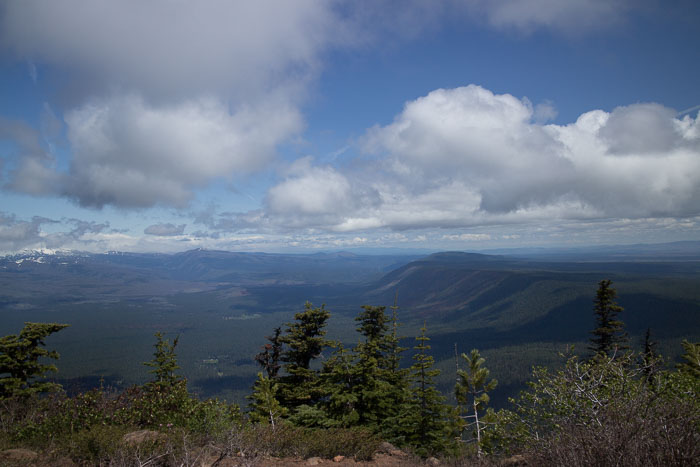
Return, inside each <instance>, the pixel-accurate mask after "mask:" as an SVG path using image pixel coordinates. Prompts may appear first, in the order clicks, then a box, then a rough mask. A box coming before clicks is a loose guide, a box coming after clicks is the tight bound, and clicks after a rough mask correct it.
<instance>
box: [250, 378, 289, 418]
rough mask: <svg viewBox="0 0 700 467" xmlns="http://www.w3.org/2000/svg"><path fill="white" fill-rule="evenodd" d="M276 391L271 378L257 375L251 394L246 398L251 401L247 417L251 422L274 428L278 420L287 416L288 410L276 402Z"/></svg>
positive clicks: (275, 385)
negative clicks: (267, 424) (266, 424)
mask: <svg viewBox="0 0 700 467" xmlns="http://www.w3.org/2000/svg"><path fill="white" fill-rule="evenodd" d="M277 389H278V385H277V383H275V382H274V380H273V379H272V378H270V377H265V376H263V374H262V373H258V379H257V380H255V384H254V385H253V393H252V394H251V395H250V396H248V397H247V399H249V400H250V401H251V402H250V405H249V408H250V411H249V413H248V416H249V418H250V420H251V421H252V422H254V423H269V424H270V425H272V427H273V428H274V427H275V424H276V423H277V422H278V420H279V419H281V418H282V417H284V416H286V415H287V412H288V410H287V409H286V408H285V407H282V405H281V404H280V403H279V401H278V400H277Z"/></svg>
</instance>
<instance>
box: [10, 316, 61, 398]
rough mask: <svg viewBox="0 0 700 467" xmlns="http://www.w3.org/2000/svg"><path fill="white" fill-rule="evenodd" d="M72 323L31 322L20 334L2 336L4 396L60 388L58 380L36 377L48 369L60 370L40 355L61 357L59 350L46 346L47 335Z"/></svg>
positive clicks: (30, 393) (25, 324)
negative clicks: (45, 379) (48, 348)
mask: <svg viewBox="0 0 700 467" xmlns="http://www.w3.org/2000/svg"><path fill="white" fill-rule="evenodd" d="M68 326H69V325H68V324H57V323H30V322H27V323H24V328H22V331H20V333H19V335H16V334H11V335H9V336H4V337H2V338H0V400H2V399H6V398H8V397H14V396H19V397H26V396H30V395H32V394H36V393H40V392H45V391H52V390H57V389H60V387H61V386H60V385H58V384H56V383H51V382H47V381H35V379H37V378H43V377H44V375H45V374H46V373H47V372H56V371H58V369H57V368H56V366H55V365H51V364H46V363H40V362H39V359H40V358H52V359H55V360H56V359H58V357H59V355H58V352H56V351H55V350H51V351H49V350H46V349H45V348H43V347H44V346H45V344H44V339H45V338H46V337H48V336H49V335H51V334H53V333H55V332H58V331H60V330H61V329H64V328H66V327H68Z"/></svg>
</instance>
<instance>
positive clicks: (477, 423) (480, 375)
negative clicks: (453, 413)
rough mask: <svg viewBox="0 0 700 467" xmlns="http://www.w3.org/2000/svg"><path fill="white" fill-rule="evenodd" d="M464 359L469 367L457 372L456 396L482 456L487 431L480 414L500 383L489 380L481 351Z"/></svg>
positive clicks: (472, 352)
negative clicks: (472, 429)
mask: <svg viewBox="0 0 700 467" xmlns="http://www.w3.org/2000/svg"><path fill="white" fill-rule="evenodd" d="M462 359H463V360H464V361H465V363H466V365H467V367H466V369H465V370H458V371H457V384H456V385H455V396H456V397H457V403H458V404H459V406H460V411H461V412H462V413H466V415H464V418H466V419H471V422H470V423H468V424H466V427H470V426H471V427H473V428H474V437H475V438H476V446H477V453H478V455H479V457H481V455H482V452H483V451H482V437H483V436H482V435H483V431H484V429H485V426H486V425H485V424H484V420H483V419H482V418H480V414H481V413H482V412H483V411H484V409H485V408H486V405H487V404H488V403H489V400H490V399H489V395H488V393H489V391H493V390H494V389H495V388H496V386H497V385H498V381H496V380H495V379H492V380H491V381H487V380H488V379H489V374H490V372H489V370H488V369H487V368H486V367H484V362H485V360H484V358H483V357H482V356H481V355H480V354H479V351H478V350H476V349H473V350H472V351H471V353H470V354H469V355H467V354H462Z"/></svg>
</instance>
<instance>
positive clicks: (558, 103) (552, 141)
mask: <svg viewBox="0 0 700 467" xmlns="http://www.w3.org/2000/svg"><path fill="white" fill-rule="evenodd" d="M698 24H700V4H698V3H697V2H696V1H691V0H677V1H673V2H662V1H657V0H491V1H487V0H434V1H419V0H406V1H359V2H357V1H353V2H350V1H342V0H337V1H312V0H300V1H294V2H289V1H285V0H280V1H267V2H247V3H245V2H225V1H213V0H212V1H201V2H186V1H170V0H152V1H149V2H142V1H137V0H123V1H119V2H116V1H106V0H105V1H100V0H96V1H92V2H84V1H82V0H61V1H35V0H24V1H22V2H13V1H2V2H1V3H0V82H1V83H2V86H1V87H0V157H1V159H0V253H12V252H16V251H21V250H26V249H47V250H61V249H73V250H82V251H94V252H101V251H109V250H121V251H161V252H172V251H182V250H187V249H192V248H199V247H202V248H211V249H226V250H238V251H281V252H303V251H316V250H337V249H353V248H365V249H370V248H371V249H382V248H402V249H404V248H420V249H433V250H479V249H484V248H509V247H523V246H552V247H557V246H577V245H595V244H625V243H637V242H640V243H654V242H666V241H677V240H700V120H699V119H698V111H699V110H700V107H698V105H700V86H698V85H697V83H698V76H700V38H699V36H698V34H697V25H698Z"/></svg>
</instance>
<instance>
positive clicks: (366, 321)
mask: <svg viewBox="0 0 700 467" xmlns="http://www.w3.org/2000/svg"><path fill="white" fill-rule="evenodd" d="M362 310H363V311H362V312H360V314H359V315H358V316H357V318H355V321H357V322H358V323H359V325H358V327H357V331H358V332H359V333H360V334H361V335H362V336H363V337H364V341H361V342H360V343H358V344H357V346H356V347H355V355H356V356H357V364H356V366H355V372H356V387H355V392H356V397H357V405H356V407H357V412H358V414H359V423H360V424H362V425H367V426H369V427H371V428H372V429H374V430H376V431H379V430H380V425H381V422H382V421H383V420H387V419H391V418H392V417H394V416H396V415H397V414H398V411H399V410H400V407H401V402H402V401H403V400H404V399H405V388H406V385H405V384H402V381H400V380H397V378H396V375H397V372H398V371H399V370H398V369H397V371H396V372H394V371H392V366H393V364H392V359H391V357H390V355H389V353H388V351H390V349H391V346H390V342H389V335H388V334H387V333H388V331H389V324H388V323H389V320H388V317H387V316H386V313H385V310H386V307H383V306H370V305H364V306H362Z"/></svg>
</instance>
